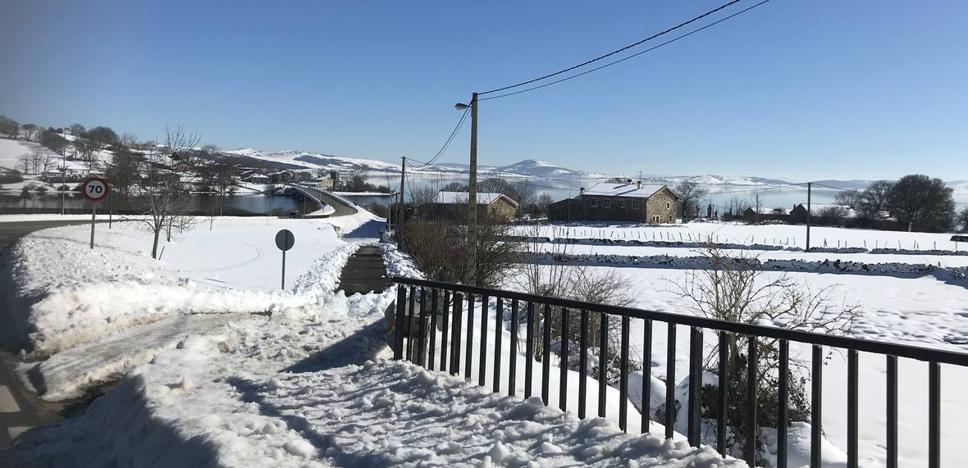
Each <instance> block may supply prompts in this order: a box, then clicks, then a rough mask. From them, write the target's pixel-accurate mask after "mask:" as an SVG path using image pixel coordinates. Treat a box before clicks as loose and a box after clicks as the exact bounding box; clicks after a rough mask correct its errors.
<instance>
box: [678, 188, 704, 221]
mask: <svg viewBox="0 0 968 468" xmlns="http://www.w3.org/2000/svg"><path fill="white" fill-rule="evenodd" d="M673 191H674V192H675V193H676V195H678V196H679V200H680V201H681V202H682V203H681V204H680V206H679V210H680V211H679V215H680V216H681V217H682V219H683V220H685V219H687V218H689V217H694V216H697V215H698V212H699V205H698V203H699V200H700V199H702V198H703V197H705V196H706V194H708V193H709V190H708V189H706V188H705V187H703V186H701V185H699V184H698V183H696V182H694V181H691V180H683V181H682V182H679V184H678V185H676V188H675V189H673Z"/></svg>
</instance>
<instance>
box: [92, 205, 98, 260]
mask: <svg viewBox="0 0 968 468" xmlns="http://www.w3.org/2000/svg"><path fill="white" fill-rule="evenodd" d="M96 214H97V203H91V248H92V249H93V248H94V216H95V215H96Z"/></svg>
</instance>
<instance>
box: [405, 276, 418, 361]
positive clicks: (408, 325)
mask: <svg viewBox="0 0 968 468" xmlns="http://www.w3.org/2000/svg"><path fill="white" fill-rule="evenodd" d="M409 296H410V297H408V298H407V322H406V327H405V328H406V330H407V332H406V336H407V360H408V361H410V362H413V345H414V343H413V314H414V309H415V307H414V302H415V300H416V296H417V289H416V286H410V294H409Z"/></svg>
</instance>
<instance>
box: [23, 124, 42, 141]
mask: <svg viewBox="0 0 968 468" xmlns="http://www.w3.org/2000/svg"><path fill="white" fill-rule="evenodd" d="M39 132H40V128H39V127H37V126H36V125H34V124H32V123H26V124H23V125H21V126H20V134H21V135H23V137H24V140H27V141H34V139H35V138H36V137H37V134H38V133H39Z"/></svg>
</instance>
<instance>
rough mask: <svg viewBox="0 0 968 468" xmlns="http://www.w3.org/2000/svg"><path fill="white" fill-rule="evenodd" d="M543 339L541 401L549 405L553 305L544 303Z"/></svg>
mask: <svg viewBox="0 0 968 468" xmlns="http://www.w3.org/2000/svg"><path fill="white" fill-rule="evenodd" d="M543 317H544V319H543V320H542V322H543V324H542V327H541V328H542V335H541V337H542V339H541V401H543V402H544V404H545V406H548V392H549V390H550V389H549V388H548V381H549V379H550V378H551V306H550V305H548V304H545V305H544V314H543Z"/></svg>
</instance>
